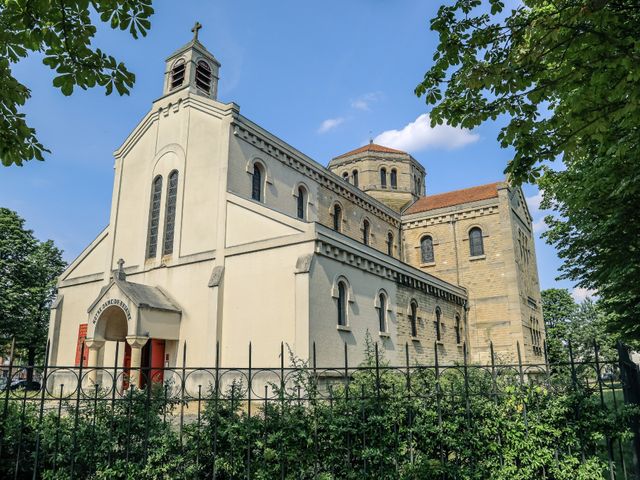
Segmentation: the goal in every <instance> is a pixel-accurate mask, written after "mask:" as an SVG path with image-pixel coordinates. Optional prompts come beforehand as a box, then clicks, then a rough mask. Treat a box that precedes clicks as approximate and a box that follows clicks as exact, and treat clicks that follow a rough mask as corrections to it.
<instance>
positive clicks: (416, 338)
mask: <svg viewBox="0 0 640 480" xmlns="http://www.w3.org/2000/svg"><path fill="white" fill-rule="evenodd" d="M411 341H412V342H418V343H420V339H419V338H418V337H411Z"/></svg>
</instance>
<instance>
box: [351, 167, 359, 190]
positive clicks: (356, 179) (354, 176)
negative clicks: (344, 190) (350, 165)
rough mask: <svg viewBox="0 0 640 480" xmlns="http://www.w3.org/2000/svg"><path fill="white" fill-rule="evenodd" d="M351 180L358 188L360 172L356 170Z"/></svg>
mask: <svg viewBox="0 0 640 480" xmlns="http://www.w3.org/2000/svg"><path fill="white" fill-rule="evenodd" d="M351 179H352V181H353V186H354V187H357V186H358V170H354V171H353V172H351Z"/></svg>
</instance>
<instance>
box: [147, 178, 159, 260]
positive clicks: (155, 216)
mask: <svg viewBox="0 0 640 480" xmlns="http://www.w3.org/2000/svg"><path fill="white" fill-rule="evenodd" d="M161 197H162V177H161V176H159V175H158V176H157V177H156V178H155V179H154V180H153V188H152V192H151V209H150V212H149V238H148V239H147V258H154V257H155V256H156V250H157V248H158V227H159V225H160V199H161Z"/></svg>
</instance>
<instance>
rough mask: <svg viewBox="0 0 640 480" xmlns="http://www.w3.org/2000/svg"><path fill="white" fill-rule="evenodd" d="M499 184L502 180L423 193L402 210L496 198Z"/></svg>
mask: <svg viewBox="0 0 640 480" xmlns="http://www.w3.org/2000/svg"><path fill="white" fill-rule="evenodd" d="M501 184H504V181H498V182H492V183H485V184H483V185H475V186H473V187H467V188H460V189H458V190H450V191H448V192H442V193H435V194H433V195H423V196H422V197H420V198H419V199H418V200H416V201H415V202H414V203H413V204H412V205H410V206H409V207H408V208H407V209H406V210H404V211H403V214H405V215H411V214H413V213H420V212H426V211H429V210H437V209H439V208H446V207H452V206H454V205H463V204H465V203H471V202H477V201H480V200H488V199H490V198H496V197H497V196H498V188H499V186H500V185H501Z"/></svg>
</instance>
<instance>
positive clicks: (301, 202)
mask: <svg viewBox="0 0 640 480" xmlns="http://www.w3.org/2000/svg"><path fill="white" fill-rule="evenodd" d="M297 201H298V209H297V210H298V212H297V213H298V218H299V219H301V220H304V219H305V216H306V215H305V210H306V209H307V191H306V190H305V189H304V187H298V198H297Z"/></svg>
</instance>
